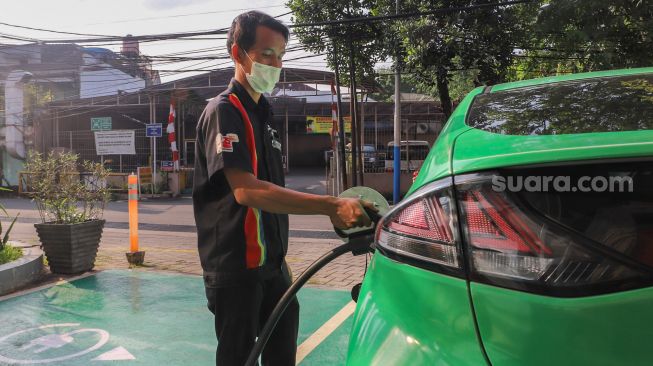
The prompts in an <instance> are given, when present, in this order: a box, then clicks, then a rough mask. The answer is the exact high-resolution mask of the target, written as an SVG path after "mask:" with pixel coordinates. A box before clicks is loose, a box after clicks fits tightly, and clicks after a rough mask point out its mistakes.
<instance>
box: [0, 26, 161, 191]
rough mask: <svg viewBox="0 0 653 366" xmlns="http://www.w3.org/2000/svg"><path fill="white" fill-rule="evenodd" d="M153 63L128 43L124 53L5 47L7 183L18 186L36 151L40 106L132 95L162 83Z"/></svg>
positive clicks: (1, 118)
mask: <svg viewBox="0 0 653 366" xmlns="http://www.w3.org/2000/svg"><path fill="white" fill-rule="evenodd" d="M151 65H152V63H151V61H150V60H149V59H148V58H147V57H146V56H143V55H141V54H140V53H139V52H138V43H137V42H134V41H133V40H132V39H131V38H129V36H128V37H127V38H125V41H124V44H123V50H122V52H121V53H115V52H113V51H110V50H108V49H103V48H84V47H81V46H78V45H75V44H37V43H34V44H24V45H4V46H0V146H2V147H3V149H2V150H1V151H0V152H1V153H2V160H1V161H2V181H3V182H2V184H3V185H12V186H13V185H17V183H18V180H17V179H18V177H17V172H18V171H20V170H21V169H22V167H23V161H24V159H25V157H26V151H28V150H29V149H32V148H33V141H34V139H33V124H34V120H35V119H36V118H38V116H37V115H36V113H37V109H38V108H37V107H38V106H39V105H42V104H44V103H48V102H54V101H67V100H77V99H80V98H93V97H101V96H108V95H117V94H120V93H131V92H135V91H138V90H141V89H143V88H146V87H150V86H153V85H156V84H159V83H160V80H159V75H158V73H157V72H156V71H155V70H152V66H151Z"/></svg>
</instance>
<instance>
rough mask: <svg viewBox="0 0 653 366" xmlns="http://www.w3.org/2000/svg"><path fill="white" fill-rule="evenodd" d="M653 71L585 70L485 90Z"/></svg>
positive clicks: (492, 91)
mask: <svg viewBox="0 0 653 366" xmlns="http://www.w3.org/2000/svg"><path fill="white" fill-rule="evenodd" d="M648 73H653V67H641V68H634V69H620V70H605V71H593V72H583V73H578V74H567V75H557V76H548V77H543V78H536V79H529V80H520V81H514V82H510V83H503V84H497V85H493V86H491V87H490V88H489V89H487V90H485V91H484V92H485V93H495V92H499V91H503V90H511V89H517V88H525V87H529V86H534V85H543V84H551V83H559V82H565V81H571V80H582V79H591V78H599V77H609V76H625V75H637V74H648Z"/></svg>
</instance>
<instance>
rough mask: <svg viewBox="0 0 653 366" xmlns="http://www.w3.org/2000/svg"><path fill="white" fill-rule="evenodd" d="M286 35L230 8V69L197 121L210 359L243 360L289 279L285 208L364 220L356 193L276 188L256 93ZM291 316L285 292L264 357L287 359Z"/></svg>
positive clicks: (263, 110)
mask: <svg viewBox="0 0 653 366" xmlns="http://www.w3.org/2000/svg"><path fill="white" fill-rule="evenodd" d="M288 37H289V32H288V29H287V28H286V27H285V26H284V25H283V24H281V23H280V22H279V21H277V20H276V19H274V18H272V17H270V16H268V15H266V14H263V13H260V12H256V11H253V12H247V13H244V14H241V15H239V16H238V17H236V19H234V21H233V23H232V25H231V29H230V30H229V33H228V35H227V49H228V50H229V52H230V55H231V58H232V59H233V60H234V63H235V66H236V67H235V76H234V78H233V79H232V80H231V83H230V85H229V88H228V89H227V90H225V91H224V92H223V93H222V94H220V95H219V96H218V97H216V98H214V99H212V100H211V101H210V102H209V103H208V105H207V106H206V109H205V110H204V113H203V114H202V116H201V117H200V121H199V122H198V125H197V144H196V146H197V148H196V161H195V178H194V188H193V206H194V211H195V221H196V225H197V229H198V248H199V254H200V259H201V262H202V267H203V270H204V282H205V287H206V296H207V299H208V306H209V309H210V310H211V312H213V314H214V315H215V331H216V336H217V338H218V348H217V355H216V358H217V359H216V361H217V364H219V365H220V366H228V365H237V366H242V365H243V364H244V363H245V361H246V359H247V356H248V354H249V351H250V350H251V349H252V347H253V345H254V342H255V340H256V337H257V335H258V332H259V330H260V329H261V328H262V327H263V325H264V324H265V321H266V320H267V318H268V316H269V315H270V313H271V311H272V309H273V308H274V306H275V304H276V303H277V301H278V300H279V299H280V298H281V296H282V295H283V293H284V292H285V291H286V289H287V288H288V287H289V285H290V276H289V274H288V269H287V265H286V264H285V261H284V256H285V254H286V251H287V248H288V215H287V214H323V215H327V216H329V218H330V219H331V222H332V223H333V225H334V226H336V227H338V228H349V227H354V226H361V225H362V226H367V225H369V224H370V221H369V218H367V215H365V213H364V210H363V208H362V207H361V203H362V201H359V200H355V199H338V198H335V197H330V196H319V195H312V194H305V193H300V192H295V191H292V190H289V189H286V188H284V176H283V170H282V169H283V167H282V163H281V144H280V142H279V141H278V140H277V138H276V137H275V136H276V132H275V131H274V130H272V128H271V127H270V125H269V123H270V122H271V121H272V118H271V108H270V105H269V104H268V101H267V99H266V98H265V97H264V96H262V93H266V92H267V93H269V92H270V91H272V88H274V86H275V84H276V83H277V82H278V80H279V74H280V71H281V65H282V58H283V55H284V53H285V48H286V44H287V42H288ZM364 204H365V205H368V203H364ZM369 206H370V207H371V205H369ZM298 322H299V304H298V303H297V300H296V299H295V301H294V302H293V303H292V304H290V305H289V306H288V308H287V310H286V312H285V313H284V316H283V317H282V318H281V319H280V321H279V323H278V325H277V327H276V329H275V332H274V333H273V334H272V336H271V338H270V340H269V341H268V343H267V346H266V348H265V349H264V351H263V355H262V360H263V364H264V365H294V364H295V353H296V349H297V329H298Z"/></svg>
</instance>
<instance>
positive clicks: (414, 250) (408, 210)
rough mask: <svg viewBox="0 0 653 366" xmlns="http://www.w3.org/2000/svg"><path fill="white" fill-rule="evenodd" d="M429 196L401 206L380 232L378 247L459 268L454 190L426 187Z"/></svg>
mask: <svg viewBox="0 0 653 366" xmlns="http://www.w3.org/2000/svg"><path fill="white" fill-rule="evenodd" d="M424 191H425V192H427V193H426V194H416V195H415V196H416V198H413V199H411V200H409V201H408V202H406V203H403V204H401V206H399V207H397V209H395V211H394V212H392V213H390V214H389V215H388V216H387V217H386V218H384V220H383V222H382V223H381V225H379V230H378V232H377V247H380V248H381V249H382V250H386V251H390V252H393V253H395V254H399V255H403V256H408V257H411V258H414V259H418V260H421V261H427V262H431V263H436V264H440V265H446V266H449V267H455V268H458V267H459V266H460V261H459V258H458V257H459V250H458V246H457V245H456V241H455V237H454V232H455V228H454V227H453V220H452V209H453V201H452V193H451V189H450V187H442V188H440V189H438V187H429V186H427V187H425V189H424Z"/></svg>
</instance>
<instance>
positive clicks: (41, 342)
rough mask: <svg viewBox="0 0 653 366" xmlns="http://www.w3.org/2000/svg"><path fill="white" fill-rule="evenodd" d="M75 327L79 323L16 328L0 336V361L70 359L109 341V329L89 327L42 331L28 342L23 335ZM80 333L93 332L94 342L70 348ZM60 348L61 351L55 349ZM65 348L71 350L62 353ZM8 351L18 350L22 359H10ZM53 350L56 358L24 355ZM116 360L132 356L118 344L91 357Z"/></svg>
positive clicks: (35, 354) (17, 363)
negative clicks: (16, 329) (55, 352)
mask: <svg viewBox="0 0 653 366" xmlns="http://www.w3.org/2000/svg"><path fill="white" fill-rule="evenodd" d="M79 326H80V324H79V323H63V324H50V325H43V326H40V327H35V328H29V329H24V330H20V331H17V332H14V333H11V334H9V335H6V336H3V337H0V363H5V362H6V363H8V364H14V365H32V364H43V363H51V362H58V361H65V360H70V359H73V358H77V357H80V356H83V355H85V354H88V353H90V352H93V351H95V350H98V349H100V348H102V347H103V346H104V345H105V344H107V342H108V341H109V332H107V331H105V330H102V329H90V328H89V329H86V328H84V329H76V330H72V331H67V332H65V333H55V334H45V335H41V336H35V338H32V339H31V340H30V341H27V340H26V339H29V338H27V337H25V336H26V335H27V334H30V333H36V334H38V331H41V332H40V333H43V331H44V330H45V331H47V330H49V329H52V328H62V329H65V328H76V327H79ZM82 333H84V334H88V333H91V334H95V335H96V337H97V338H98V340H97V342H96V343H95V344H92V345H87V346H85V348H84V349H82V350H81V351H78V350H77V349H76V348H78V347H74V346H75V337H74V336H75V335H77V334H82ZM21 336H22V337H23V338H26V339H23V340H22V341H21V340H19V339H18V338H20V337H21ZM84 338H85V339H89V338H88V336H85V337H84ZM10 340H13V341H14V343H13V344H11V343H10V342H9V341H10ZM60 349H61V351H57V350H60ZM68 349H70V352H72V353H68V354H66V353H65V351H66V350H68ZM7 351H9V354H5V353H7ZM11 351H16V352H14V353H18V354H20V355H21V356H25V358H21V359H16V358H12V357H16V356H15V355H12V354H11V353H12V352H11ZM53 351H57V353H58V355H57V356H56V357H50V358H39V357H33V358H31V359H30V358H27V357H29V356H30V355H31V356H39V355H41V354H45V355H46V357H47V355H48V354H51V353H53ZM118 359H120V360H133V359H135V358H134V356H132V355H131V354H130V353H129V352H127V350H125V349H124V348H122V347H118V348H116V349H114V350H111V351H109V352H107V353H104V354H102V355H100V356H98V357H97V358H95V360H98V361H109V360H118Z"/></svg>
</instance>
